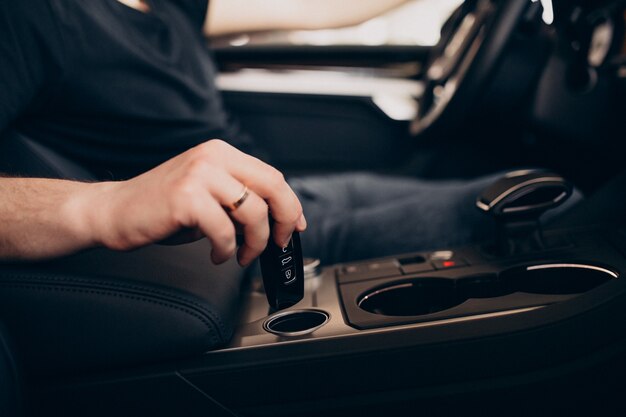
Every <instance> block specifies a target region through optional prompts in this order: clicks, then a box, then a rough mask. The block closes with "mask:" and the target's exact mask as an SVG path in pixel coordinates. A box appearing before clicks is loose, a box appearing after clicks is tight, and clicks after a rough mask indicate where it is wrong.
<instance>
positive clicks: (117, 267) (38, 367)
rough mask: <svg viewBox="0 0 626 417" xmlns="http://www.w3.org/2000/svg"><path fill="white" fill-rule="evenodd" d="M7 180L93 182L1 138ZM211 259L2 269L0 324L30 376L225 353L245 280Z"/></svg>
mask: <svg viewBox="0 0 626 417" xmlns="http://www.w3.org/2000/svg"><path fill="white" fill-rule="evenodd" d="M0 172H3V173H5V174H10V175H20V176H37V177H51V178H55V177H56V178H72V179H81V180H86V179H87V180H88V179H90V174H89V172H88V171H87V170H85V169H84V168H83V167H81V166H80V165H79V164H76V163H75V162H73V161H70V160H68V159H67V158H64V157H63V156H62V155H59V154H57V153H55V152H54V151H52V150H50V149H47V148H45V147H44V146H41V145H40V144H38V143H36V142H35V141H33V140H31V139H29V138H27V137H24V136H23V135H21V134H19V133H17V132H11V133H10V134H8V135H6V136H4V137H3V138H0ZM0 198H2V197H1V196H0ZM97 209H98V208H97V207H94V210H97ZM210 250H211V248H210V246H209V244H208V241H207V240H206V239H204V240H201V241H198V242H195V243H192V244H186V245H180V246H160V245H152V246H148V247H145V248H142V249H139V250H135V251H130V252H114V251H110V250H106V249H93V250H87V251H84V252H81V253H78V254H74V255H72V256H67V257H63V258H60V259H56V260H52V261H45V262H33V263H6V262H5V263H0V317H1V318H2V319H3V321H4V324H5V325H6V328H7V331H8V332H9V334H10V336H11V337H12V339H13V340H14V342H15V347H16V350H17V351H18V352H19V354H20V357H21V358H22V359H23V362H24V365H25V371H27V373H28V374H34V375H50V374H55V375H59V374H79V373H83V372H87V371H92V370H102V369H111V368H119V367H124V366H128V365H138V364H144V363H151V362H156V361H164V360H170V359H176V358H181V357H184V356H188V355H198V354H202V353H203V352H206V351H208V350H211V349H214V348H216V347H218V346H223V345H224V344H226V343H227V342H228V340H229V338H230V337H231V335H232V332H233V329H234V325H235V323H236V321H237V313H238V305H239V295H240V288H241V284H242V281H243V279H244V275H245V274H244V270H243V269H241V268H240V267H239V266H238V265H237V264H236V262H235V261H234V260H233V261H231V262H228V263H226V264H224V265H221V266H215V265H213V264H212V263H211V261H210V255H209V254H210Z"/></svg>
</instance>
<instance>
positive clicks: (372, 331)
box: [205, 304, 549, 355]
mask: <svg viewBox="0 0 626 417" xmlns="http://www.w3.org/2000/svg"><path fill="white" fill-rule="evenodd" d="M548 305H549V304H546V305H541V306H533V307H525V308H518V309H514V310H503V311H496V312H493V313H485V314H476V315H473V316H463V317H453V318H449V319H442V320H433V321H425V322H421V323H404V324H398V325H393V326H388V327H379V328H375V329H364V330H358V331H357V330H354V329H352V330H354V333H347V334H341V335H329V336H318V337H316V338H315V340H334V339H345V338H353V337H360V336H362V335H364V334H365V335H368V334H385V333H391V332H397V331H398V330H407V329H420V328H424V327H434V326H441V325H446V324H454V323H463V322H466V321H474V320H482V319H490V318H495V317H503V316H509V315H513V314H520V313H527V312H530V311H535V310H540V309H542V308H544V307H546V306H548ZM329 321H330V314H329ZM263 327H265V326H263ZM301 342H302V340H282V341H280V343H286V344H293V343H301ZM271 343H274V342H270V341H268V342H264V343H259V344H256V345H246V346H237V347H227V348H223V349H219V350H212V351H207V352H205V355H211V354H213V353H216V354H219V353H221V352H236V351H243V350H247V349H252V348H259V347H263V346H265V345H269V344H271Z"/></svg>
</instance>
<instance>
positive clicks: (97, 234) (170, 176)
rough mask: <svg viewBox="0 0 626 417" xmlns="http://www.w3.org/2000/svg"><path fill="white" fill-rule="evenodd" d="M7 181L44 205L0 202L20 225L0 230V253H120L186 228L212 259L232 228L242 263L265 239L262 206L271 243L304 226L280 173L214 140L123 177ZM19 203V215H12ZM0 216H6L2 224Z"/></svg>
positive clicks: (227, 252)
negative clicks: (205, 242)
mask: <svg viewBox="0 0 626 417" xmlns="http://www.w3.org/2000/svg"><path fill="white" fill-rule="evenodd" d="M5 180H6V181H11V179H5ZM35 183H36V184H37V185H38V187H35V186H34V185H33V184H35ZM11 184H12V185H13V187H14V188H15V189H17V188H18V187H20V184H21V185H22V186H26V188H29V187H30V189H31V190H37V195H38V198H37V199H36V200H39V201H41V202H40V203H38V204H44V203H43V202H44V201H47V202H48V203H46V204H47V205H48V206H47V207H46V208H45V209H43V208H42V209H39V207H31V206H32V203H31V201H28V200H26V199H27V198H28V193H22V194H21V195H23V196H24V199H25V201H22V203H20V202H19V201H18V202H17V203H16V202H13V206H11V205H8V206H6V207H4V209H5V210H4V211H5V213H3V212H2V211H3V210H2V209H3V206H2V205H1V204H0V223H4V224H6V225H7V226H9V225H11V224H13V225H15V224H18V223H19V224H22V225H23V227H22V228H21V229H20V228H19V227H8V232H7V235H4V232H0V258H2V257H11V258H31V259H32V258H37V257H49V256H58V255H61V254H65V253H69V252H72V251H75V250H78V249H82V248H85V247H90V246H98V245H102V246H106V247H108V248H111V249H116V250H128V249H133V248H137V247H140V246H143V245H147V244H150V243H153V242H158V241H160V240H163V239H165V238H167V237H168V236H171V235H172V234H174V233H176V232H177V231H179V230H181V229H183V228H193V229H198V230H200V231H201V232H202V234H204V235H205V236H206V237H207V238H208V239H209V240H210V241H211V243H212V247H213V252H212V254H211V258H212V260H213V262H215V263H222V262H225V261H226V260H227V259H229V258H230V257H232V256H233V255H234V254H235V250H236V242H235V233H236V230H239V231H241V233H243V237H244V243H243V245H242V246H241V247H240V249H239V252H238V260H239V263H240V264H241V265H247V264H249V263H250V262H251V261H252V260H253V259H254V258H256V257H257V256H258V255H259V254H260V253H261V252H262V251H263V249H264V248H265V246H266V244H267V241H268V238H269V221H268V209H269V210H270V211H271V215H272V218H273V219H274V220H275V223H274V230H273V232H274V233H273V235H274V240H275V242H276V244H278V245H283V246H284V245H286V244H287V243H288V241H289V239H290V237H291V234H292V232H293V231H294V230H297V231H303V230H304V229H305V228H306V221H305V219H304V216H303V214H302V206H301V205H300V202H299V201H298V199H297V197H296V195H295V194H294V193H293V191H292V190H291V188H290V187H289V185H288V184H287V183H286V182H285V179H284V177H283V175H282V174H281V173H280V172H279V171H277V170H276V169H275V168H272V167H271V166H269V165H267V164H265V163H263V162H261V161H260V160H258V159H256V158H253V157H251V156H248V155H246V154H244V153H242V152H240V151H238V150H237V149H235V148H233V147H232V146H230V145H228V144H227V143H225V142H223V141H220V140H211V141H209V142H206V143H204V144H202V145H199V146H196V147H195V148H192V149H190V150H189V151H187V152H185V153H183V154H181V155H179V156H177V157H175V158H173V159H171V160H169V161H167V162H165V163H163V164H162V165H160V166H158V167H156V168H154V169H152V170H151V171H148V172H146V173H144V174H142V175H140V176H138V177H136V178H133V179H131V180H128V181H121V182H102V183H93V184H79V183H73V182H70V181H53V180H35V179H30V180H29V179H15V180H13V182H12V183H11ZM11 184H9V185H11ZM246 186H247V187H248V189H249V196H248V198H247V199H246V200H245V201H244V202H243V204H241V206H240V207H238V208H237V209H235V210H233V211H229V210H228V209H226V208H225V207H229V206H231V205H232V204H233V203H234V202H235V201H236V200H237V199H238V198H239V197H240V196H241V193H242V190H243V189H244V187H246ZM3 189H5V190H9V191H10V190H11V187H8V186H5V187H3V183H2V182H0V194H1V191H2V190H3ZM48 189H51V190H53V191H52V192H50V194H53V195H54V198H53V199H52V198H51V199H47V200H46V199H45V198H44V199H42V198H41V197H42V196H45V195H46V193H47V190H48ZM64 190H68V191H67V192H64ZM31 194H32V193H31ZM9 197H11V196H9ZM52 201H54V204H53V205H52V206H50V204H49V203H50V202H52ZM11 207H13V210H12V211H11V213H9V211H8V210H9V209H11ZM20 208H22V209H23V210H22V211H23V215H21V216H20V214H19V213H17V214H16V213H15V211H16V209H17V210H19V209H20ZM3 214H6V215H7V217H6V218H8V219H9V220H5V221H4V222H3V221H2V216H3ZM9 214H10V216H13V217H14V218H15V221H11V217H10V216H9ZM24 216H32V218H30V219H29V218H23V217H24ZM33 233H34V234H35V235H33V236H31V238H30V239H29V242H28V244H26V245H24V244H23V243H22V242H20V241H19V240H12V236H16V237H17V239H19V238H20V237H22V236H24V235H28V234H31V235H32V234H33ZM11 243H13V244H11ZM46 245H48V246H49V247H48V246H46ZM26 251H28V252H29V253H24V252H26Z"/></svg>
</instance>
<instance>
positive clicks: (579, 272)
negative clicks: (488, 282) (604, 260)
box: [500, 264, 618, 294]
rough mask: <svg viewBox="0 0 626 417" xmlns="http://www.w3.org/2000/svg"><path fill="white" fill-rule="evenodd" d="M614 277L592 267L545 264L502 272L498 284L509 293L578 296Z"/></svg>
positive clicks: (606, 270) (612, 274) (603, 269)
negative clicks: (508, 290) (509, 291)
mask: <svg viewBox="0 0 626 417" xmlns="http://www.w3.org/2000/svg"><path fill="white" fill-rule="evenodd" d="M617 277H618V275H617V273H615V272H613V271H611V270H609V269H606V268H602V267H599V266H595V265H586V264H545V265H533V266H526V267H519V268H512V269H509V270H506V271H504V272H502V273H501V274H500V281H501V282H502V283H503V285H504V286H506V287H509V288H511V289H512V290H513V291H520V292H526V293H531V294H580V293H583V292H586V291H589V290H592V289H594V288H595V287H597V286H599V285H601V284H604V283H605V282H608V281H610V280H611V279H615V278H617Z"/></svg>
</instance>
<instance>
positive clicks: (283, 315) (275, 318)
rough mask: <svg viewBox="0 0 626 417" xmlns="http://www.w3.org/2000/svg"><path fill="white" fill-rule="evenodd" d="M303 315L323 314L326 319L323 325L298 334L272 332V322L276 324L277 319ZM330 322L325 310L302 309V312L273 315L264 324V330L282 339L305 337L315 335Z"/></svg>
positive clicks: (292, 311) (291, 311)
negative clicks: (315, 332) (314, 333)
mask: <svg viewBox="0 0 626 417" xmlns="http://www.w3.org/2000/svg"><path fill="white" fill-rule="evenodd" d="M302 313H316V314H321V315H323V316H324V317H325V319H324V321H323V322H322V323H321V324H318V325H317V326H314V327H311V328H309V329H305V330H300V331H297V332H280V331H276V330H272V329H271V328H270V327H269V326H270V325H271V324H272V322H274V321H275V320H277V319H280V318H281V317H285V316H292V315H296V314H302ZM329 321H330V314H329V313H327V312H325V311H323V310H315V309H310V308H307V309H300V310H286V311H280V312H278V313H275V314H272V315H271V316H269V317H268V318H267V319H265V321H264V322H263V330H265V331H266V332H268V333H272V334H275V335H277V336H282V337H296V336H304V335H306V334H309V333H313V332H314V331H316V330H317V329H319V328H320V327H322V326H323V325H325V324H326V323H328V322H329Z"/></svg>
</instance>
